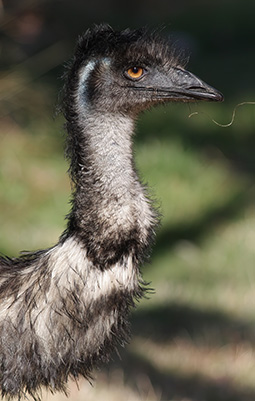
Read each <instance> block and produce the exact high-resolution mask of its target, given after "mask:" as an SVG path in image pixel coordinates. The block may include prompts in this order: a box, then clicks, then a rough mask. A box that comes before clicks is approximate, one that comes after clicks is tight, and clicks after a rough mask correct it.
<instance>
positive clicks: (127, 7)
mask: <svg viewBox="0 0 255 401" xmlns="http://www.w3.org/2000/svg"><path fill="white" fill-rule="evenodd" d="M0 5H2V7H0V18H1V32H0V41H1V42H0V55H1V59H0V63H1V71H0V84H1V94H0V102H1V109H0V117H1V131H0V188H1V191H0V211H1V213H0V244H1V251H2V252H4V253H8V254H9V255H17V254H18V252H19V250H21V249H37V248H40V247H47V246H51V245H52V244H54V242H56V241H57V238H58V236H59V235H60V234H61V231H62V230H63V229H64V226H65V222H64V216H65V215H66V214H67V212H68V208H69V205H68V200H69V196H70V195H69V194H70V185H69V181H68V177H67V175H66V174H65V171H66V170H67V168H68V166H67V164H66V161H65V160H64V158H63V148H64V129H63V123H64V122H63V119H62V117H61V116H55V111H54V110H55V106H56V104H57V102H58V100H57V92H58V91H59V90H60V88H61V86H62V81H61V79H59V77H61V76H62V74H63V63H64V62H65V61H66V60H68V58H69V57H70V55H71V52H72V48H73V44H74V40H75V38H76V37H77V35H78V34H80V33H81V32H83V31H84V30H85V29H86V28H87V27H88V26H90V25H91V24H92V23H99V22H103V21H106V22H109V23H110V24H112V25H113V26H115V27H117V28H124V27H127V26H129V27H138V26H141V25H149V26H151V27H161V26H165V29H164V30H163V34H170V35H172V37H173V38H174V39H175V40H176V46H180V47H183V48H184V49H185V50H186V52H187V54H189V53H191V59H190V63H189V67H188V68H189V69H190V70H191V71H193V72H195V73H196V74H197V75H199V76H201V78H203V79H204V80H205V81H206V82H208V83H209V84H211V85H213V86H215V87H216V88H217V89H219V90H221V91H222V92H223V93H224V95H225V99H226V100H225V103H223V104H192V105H191V106H190V105H186V104H185V105H176V104H175V105H169V106H167V107H160V108H158V109H155V110H152V111H150V112H148V113H145V114H144V115H143V116H141V119H140V120H139V122H138V127H137V135H136V141H135V154H136V161H137V166H138V168H139V171H140V175H141V178H142V179H143V181H145V182H146V181H148V182H149V185H150V187H151V193H152V196H153V197H154V198H156V199H159V200H158V201H156V204H157V205H158V206H159V207H160V209H161V211H162V214H163V217H162V226H161V228H160V229H159V232H158V236H157V243H156V246H155V248H154V250H153V256H152V261H151V263H150V264H149V265H147V266H145V267H144V268H143V271H144V276H145V279H146V280H147V281H152V284H151V285H152V286H153V287H154V288H155V289H156V293H155V294H153V295H151V296H150V300H149V301H148V300H144V301H143V302H142V303H141V305H140V306H139V308H138V310H137V311H136V312H135V313H134V316H133V333H134V338H133V340H132V342H131V344H130V346H129V347H128V348H127V350H126V351H123V352H122V353H121V354H122V360H121V361H118V359H117V358H115V359H116V360H115V361H114V362H113V363H112V364H111V365H110V367H109V369H107V368H106V369H104V371H103V373H101V374H99V375H98V381H97V383H96V385H95V388H89V387H88V386H87V385H86V384H85V383H81V391H80V392H77V391H76V390H75V388H74V386H73V385H71V389H72V391H71V396H72V399H73V400H77V401H78V400H79V398H80V399H84V398H85V397H86V399H88V400H94V399H97V400H104V401H105V400H107V398H108V399H111V400H114V399H116V400H117V399H122V400H127V399H129V400H164V401H165V400H172V401H173V400H179V401H180V400H186V401H187V400H190V401H216V400H217V401H251V400H252V401H253V400H254V399H255V386H254V379H255V377H254V372H255V360H254V353H255V341H254V338H255V337H254V330H255V317H254V316H255V314H254V310H255V298H254V293H255V288H254V287H255V250H254V241H255V206H254V205H255V202H254V200H255V188H254V172H255V159H254V148H255V135H254V127H255V113H254V106H251V105H246V106H242V107H240V108H239V109H238V110H237V113H236V119H235V121H234V124H233V125H232V126H231V127H229V128H221V127H219V126H217V125H215V124H213V122H212V121H211V118H214V119H216V120H217V121H218V122H220V123H223V124H224V123H228V122H229V121H230V120H231V115H232V111H233V108H234V106H235V105H236V104H237V103H239V102H241V101H248V100H255V86H254V82H255V80H254V72H253V70H254V61H255V60H254V57H255V56H254V54H255V52H254V43H253V42H254V33H255V32H254V31H255V26H254V21H253V20H254V12H255V3H254V2H253V1H252V0H244V1H242V3H240V1H238V0H232V1H230V0H223V1H222V0H221V1H220V0H215V1H213V2H211V1H204V0H203V1H202V0H195V1H192V2H189V1H188V0H180V1H178V2H176V1H169V0H160V1H158V2H157V4H156V6H155V2H153V1H151V0H146V1H144V0H141V1H140V2H134V1H133V0H130V1H129V2H128V3H121V2H117V1H116V0H106V1H102V0H95V1H94V2H92V3H91V2H85V1H82V0H76V1H75V2H73V1H68V0H54V1H46V0H45V1H43V0H41V1H39V0H38V1H14V0H8V1H7V0H6V1H3V2H2V3H1V2H0ZM194 111H198V112H199V114H198V115H196V116H193V117H191V118H188V116H189V114H190V113H191V112H194ZM204 113H205V114H204ZM45 398H46V396H45ZM56 398H59V399H62V398H63V397H62V396H61V395H59V396H56Z"/></svg>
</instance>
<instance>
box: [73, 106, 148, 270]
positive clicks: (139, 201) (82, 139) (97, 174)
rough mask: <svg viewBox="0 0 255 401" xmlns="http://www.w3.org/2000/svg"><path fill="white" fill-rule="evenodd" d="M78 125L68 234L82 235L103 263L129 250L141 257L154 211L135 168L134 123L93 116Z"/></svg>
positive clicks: (96, 261) (94, 257)
mask: <svg viewBox="0 0 255 401" xmlns="http://www.w3.org/2000/svg"><path fill="white" fill-rule="evenodd" d="M79 128H80V129H79V130H78V131H76V136H77V135H79V138H76V143H79V148H78V151H79V152H78V154H77V151H76V153H74V152H73V159H72V161H71V162H72V164H74V163H76V165H75V170H76V190H75V193H74V199H73V208H72V211H71V213H70V216H69V225H68V234H69V235H70V234H72V235H75V236H78V237H79V240H81V241H82V242H83V243H84V244H85V247H86V249H87V253H88V255H89V256H90V258H91V259H92V260H93V262H94V264H96V265H100V267H102V264H103V265H104V266H105V265H108V266H109V265H111V264H112V263H114V262H116V261H117V260H119V259H120V258H121V257H123V256H124V255H125V254H127V253H129V254H130V253H133V254H134V255H135V257H136V259H137V260H140V259H142V257H143V254H144V248H146V247H147V244H148V237H150V236H151V230H152V229H153V226H154V221H153V218H154V217H153V216H154V212H153V211H152V209H151V207H150V204H149V201H148V200H147V198H146V195H145V193H144V189H143V188H142V186H141V184H140V182H139V180H138V178H137V175H136V173H135V171H134V168H133V157H132V134H133V129H134V122H133V120H132V119H131V118H129V117H126V116H122V115H116V114H114V115H113V114H104V113H102V114H101V115H96V116H95V115H93V114H92V115H91V114H90V115H89V116H88V117H87V116H85V117H83V118H82V120H80V121H79ZM69 134H70V133H69ZM77 139H78V141H77ZM77 163H78V165H77ZM71 167H72V166H71ZM152 222H153V223H152Z"/></svg>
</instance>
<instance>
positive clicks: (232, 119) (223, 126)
mask: <svg viewBox="0 0 255 401" xmlns="http://www.w3.org/2000/svg"><path fill="white" fill-rule="evenodd" d="M245 104H253V105H255V102H241V103H238V104H237V105H236V106H235V108H234V110H233V113H232V118H231V121H230V122H229V123H228V124H221V123H218V121H216V120H214V119H213V118H212V117H211V116H210V115H209V114H207V113H205V112H204V111H200V112H199V111H194V112H193V113H190V114H189V116H188V118H190V117H193V116H195V115H199V114H204V115H206V116H207V117H208V118H209V119H210V120H211V121H212V122H213V123H214V124H216V125H218V126H219V127H222V128H228V127H231V125H232V124H233V123H234V121H235V118H236V110H237V109H238V107H240V106H244V105H245Z"/></svg>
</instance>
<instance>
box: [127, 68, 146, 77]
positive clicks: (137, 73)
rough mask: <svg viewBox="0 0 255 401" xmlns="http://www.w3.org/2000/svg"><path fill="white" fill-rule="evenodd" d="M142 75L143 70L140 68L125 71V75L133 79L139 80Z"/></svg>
mask: <svg viewBox="0 0 255 401" xmlns="http://www.w3.org/2000/svg"><path fill="white" fill-rule="evenodd" d="M143 73H144V70H143V68H142V67H132V68H129V69H128V70H127V75H128V76H129V77H130V78H133V79H137V78H141V76H142V75H143Z"/></svg>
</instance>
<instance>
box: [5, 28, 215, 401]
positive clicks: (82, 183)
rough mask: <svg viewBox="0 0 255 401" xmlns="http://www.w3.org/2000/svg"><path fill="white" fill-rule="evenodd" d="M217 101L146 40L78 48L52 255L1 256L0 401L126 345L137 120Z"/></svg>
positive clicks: (144, 203)
mask: <svg viewBox="0 0 255 401" xmlns="http://www.w3.org/2000/svg"><path fill="white" fill-rule="evenodd" d="M176 100H181V101H194V100H214V101H220V100H222V95H221V94H220V93H219V92H217V91H216V90H215V89H213V88H211V87H210V86H209V85H207V84H205V83H204V82H202V81H201V80H200V79H198V78H197V77H195V76H194V75H193V74H191V73H189V72H187V71H186V70H184V68H183V66H182V65H181V61H180V60H179V59H178V58H177V57H176V56H175V54H174V52H173V50H172V48H171V46H169V44H168V43H167V42H165V41H164V40H163V39H160V38H157V37H156V36H155V35H148V34H147V33H146V32H144V31H130V30H125V31H122V32H115V31H113V30H112V29H111V28H110V27H108V26H105V25H104V26H99V27H94V28H93V29H91V30H88V31H87V32H86V33H85V35H83V36H82V37H81V38H80V39H79V41H78V44H77V47H76V50H75V54H74V58H73V60H72V62H71V65H70V67H69V69H68V72H67V75H66V83H65V88H64V94H63V107H62V110H63V113H64V116H65V118H66V130H67V156H68V158H69V160H70V177H71V180H72V182H73V188H74V190H73V198H72V208H71V211H70V214H69V215H68V217H67V219H68V223H67V228H66V230H65V232H64V233H63V234H62V236H61V237H60V239H59V242H58V243H57V244H56V245H55V246H54V247H52V248H50V249H46V250H42V251H38V252H35V253H31V254H27V255H26V256H22V257H20V258H16V259H10V258H8V257H1V258H0V387H1V391H2V395H3V396H7V397H13V396H18V397H21V396H22V395H24V394H25V393H28V394H31V395H33V396H34V397H37V395H38V391H39V390H40V388H41V387H42V386H46V387H48V388H49V389H50V390H51V391H57V390H62V391H65V386H66V383H67V380H68V378H69V376H72V377H74V378H76V377H78V375H83V376H84V377H86V378H89V377H90V374H91V371H92V369H93V368H94V367H95V365H97V364H98V363H99V362H102V361H103V362H104V361H107V360H108V358H109V355H110V353H111V352H112V351H113V350H114V348H116V346H117V345H118V344H125V343H126V342H127V341H128V339H129V324H128V317H129V313H130V309H131V308H132V307H134V306H135V301H136V300H137V299H139V298H140V297H141V296H142V295H143V293H144V291H145V286H144V283H143V281H142V277H141V274H140V266H141V264H142V262H143V261H144V259H145V258H146V257H147V256H148V251H149V248H150V245H151V242H152V241H153V238H154V235H155V229H156V226H157V223H158V218H157V213H156V212H155V210H154V209H153V207H152V204H151V201H150V199H149V198H148V196H147V193H146V188H144V186H143V185H142V184H141V183H140V181H139V179H138V176H137V174H136V171H135V169H134V161H133V155H132V136H133V132H134V121H135V119H136V117H137V115H138V114H139V113H140V112H141V111H143V110H145V109H147V108H148V107H150V106H154V105H157V104H160V103H165V102H168V101H176Z"/></svg>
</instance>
